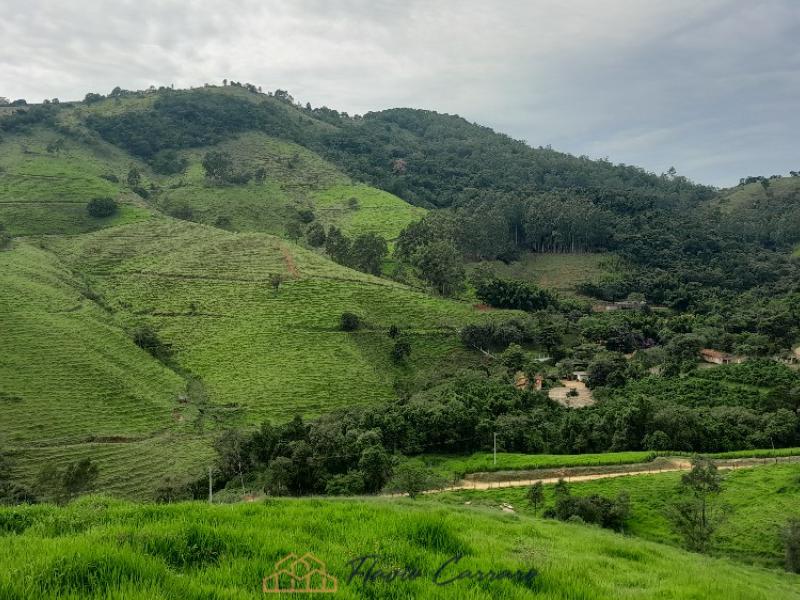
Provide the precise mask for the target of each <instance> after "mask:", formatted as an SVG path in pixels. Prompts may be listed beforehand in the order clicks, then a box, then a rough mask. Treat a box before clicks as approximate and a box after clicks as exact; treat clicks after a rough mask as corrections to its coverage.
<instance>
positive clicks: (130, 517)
mask: <svg viewBox="0 0 800 600" xmlns="http://www.w3.org/2000/svg"><path fill="white" fill-rule="evenodd" d="M0 531H4V532H6V535H3V536H0V560H1V561H2V563H3V564H4V565H6V566H7V567H8V568H6V569H4V570H3V571H2V573H0V595H2V596H4V597H9V598H11V597H13V598H20V599H26V598H37V599H40V598H77V597H80V598H107V597H123V596H124V597H125V598H132V599H136V598H152V597H163V598H182V599H183V598H198V599H199V598H209V597H213V598H220V599H238V598H252V597H254V595H256V594H259V595H260V594H261V585H262V583H261V582H262V579H263V578H264V577H267V576H268V575H269V574H270V573H271V572H272V571H273V569H274V566H273V565H274V564H275V563H276V562H277V561H279V560H280V559H281V558H283V557H284V556H286V555H287V554H289V553H290V552H295V553H297V554H300V555H302V554H304V553H305V552H312V553H313V554H314V555H315V556H316V557H318V558H319V559H320V560H322V561H324V562H325V563H327V572H328V573H329V574H331V575H333V576H334V577H337V578H338V580H339V592H338V596H339V597H344V598H364V597H368V598H387V597H393V598H401V597H402V598H408V597H416V598H420V597H425V598H443V599H444V598H459V599H463V598H468V599H478V598H486V597H492V598H504V599H512V598H513V599H516V598H520V599H521V598H551V599H564V600H566V599H568V598H569V599H574V598H593V599H606V598H608V599H611V598H613V599H615V600H616V599H618V598H630V599H634V598H641V599H645V598H648V599H649V598H665V599H668V598H676V599H677V598H681V599H684V598H704V599H712V598H720V599H722V598H724V599H726V600H727V599H730V598H739V599H745V598H747V599H759V598H763V599H765V600H766V599H768V598H769V599H770V600H771V599H774V598H782V599H790V598H797V597H800V592H799V591H798V590H800V585H798V583H800V580H798V576H796V575H790V574H782V573H779V572H770V571H768V570H765V569H759V568H755V567H750V566H746V565H742V564H737V563H733V562H731V561H729V560H725V559H715V558H707V557H703V556H699V555H696V554H689V553H685V552H683V551H680V550H678V549H675V548H672V547H670V546H667V545H662V544H658V543H653V542H648V541H643V540H638V539H635V538H630V537H625V536H621V535H618V534H614V533H610V532H607V531H603V530H600V529H595V528H589V527H585V526H581V525H572V524H564V523H558V522H554V521H545V520H540V519H536V518H532V517H530V516H527V515H519V514H506V513H502V512H500V511H498V510H496V509H495V510H492V509H482V508H476V507H474V506H473V507H469V508H467V507H463V506H462V507H455V506H447V507H445V506H441V505H438V504H435V503H432V502H428V501H425V502H419V503H414V502H411V501H407V500H406V501H397V500H380V499H377V500H344V501H337V500H315V499H310V500H269V501H266V502H261V503H258V504H250V505H242V504H240V505H233V506H213V507H212V506H208V505H203V504H199V503H189V504H177V505H171V506H158V507H156V506H149V505H139V506H137V505H131V504H125V503H121V502H117V501H111V500H107V499H104V498H99V497H89V498H85V499H83V500H81V501H79V502H77V503H74V504H72V505H71V506H69V507H67V508H62V509H58V508H54V507H50V506H43V507H28V508H15V509H0ZM368 554H376V555H379V556H380V567H381V568H383V569H384V570H386V571H388V570H390V569H414V570H415V571H417V572H418V573H419V575H418V577H416V578H413V579H407V578H406V579H403V578H396V579H394V580H390V581H386V580H383V579H379V580H376V581H370V582H367V581H364V580H363V579H362V578H359V577H356V578H354V579H353V580H352V581H349V580H348V578H349V573H350V572H351V570H352V567H349V566H348V564H347V563H348V561H351V560H353V559H354V558H356V557H359V556H364V555H368ZM456 554H461V555H463V558H461V559H460V561H459V562H458V564H457V565H455V566H450V567H446V568H445V570H444V571H443V572H442V576H441V577H440V581H443V580H446V579H447V578H448V577H445V576H444V575H445V574H449V578H452V577H455V576H456V575H457V574H458V573H460V572H463V571H466V570H469V571H470V572H471V573H473V574H474V573H476V572H477V571H488V570H492V571H495V572H497V571H500V570H521V571H522V572H528V571H529V570H530V569H535V570H536V571H537V575H536V576H535V577H534V578H533V579H532V582H531V583H530V584H526V583H525V582H524V581H519V582H515V581H508V580H503V579H500V580H491V579H484V580H480V579H478V578H477V577H476V578H472V579H466V578H462V579H461V580H459V581H455V582H453V583H452V584H447V585H436V584H435V583H434V577H435V574H436V571H437V570H438V569H440V567H441V565H442V564H443V563H445V562H446V561H447V560H448V559H451V558H452V557H453V556H454V555H456Z"/></svg>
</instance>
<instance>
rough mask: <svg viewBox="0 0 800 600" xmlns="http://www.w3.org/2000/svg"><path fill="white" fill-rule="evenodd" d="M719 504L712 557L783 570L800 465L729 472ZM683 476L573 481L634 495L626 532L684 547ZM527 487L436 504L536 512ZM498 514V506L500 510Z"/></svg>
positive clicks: (579, 486)
mask: <svg viewBox="0 0 800 600" xmlns="http://www.w3.org/2000/svg"><path fill="white" fill-rule="evenodd" d="M724 473H725V475H724V484H723V490H724V491H723V493H722V494H721V496H720V500H721V501H722V502H723V503H724V504H725V505H727V507H728V515H727V517H726V519H725V521H724V522H723V524H722V525H721V527H720V530H719V533H718V536H717V538H716V539H715V541H714V542H713V548H712V554H714V555H717V556H725V557H728V558H731V559H735V560H737V561H742V562H746V563H752V564H757V565H761V566H767V567H773V568H780V567H781V566H782V565H783V550H782V548H781V544H780V530H781V527H783V526H784V525H785V524H786V521H787V520H788V519H789V517H791V516H796V517H800V510H799V509H798V507H800V466H798V464H796V463H792V464H778V465H770V466H758V467H754V468H743V469H739V470H735V471H728V472H724ZM680 477H681V474H680V473H674V472H673V473H656V474H652V475H635V476H628V477H618V478H611V479H601V480H597V481H583V482H576V483H570V484H569V485H570V490H571V491H572V493H573V494H575V495H579V496H584V495H590V494H601V495H604V496H609V497H615V496H616V495H617V494H618V493H619V492H621V491H626V492H627V493H628V494H629V495H630V501H631V519H630V521H629V522H628V524H627V525H626V533H628V534H629V535H633V536H636V537H640V538H643V539H647V540H652V541H657V542H661V543H666V544H671V545H679V543H680V540H679V538H678V537H677V536H676V535H675V533H674V532H673V531H672V529H671V527H670V524H669V521H668V519H667V515H666V509H667V506H668V505H669V503H670V502H672V501H673V500H674V499H676V497H677V486H678V481H679V479H680ZM545 488H546V489H545V505H549V504H552V503H553V496H552V492H553V486H552V485H548V486H545ZM526 491H527V488H505V489H497V490H486V491H459V492H446V493H444V494H441V495H440V494H436V495H435V498H433V500H432V501H433V502H439V501H441V500H440V498H441V499H445V500H446V501H447V502H450V503H452V504H463V503H464V502H470V503H471V504H472V505H476V506H478V507H497V506H499V504H501V503H503V502H507V503H510V504H512V505H513V506H514V507H515V508H517V509H518V510H520V511H522V512H525V513H527V514H534V511H533V509H532V508H531V507H530V505H529V504H528V502H527V500H525V493H526ZM495 510H497V508H495Z"/></svg>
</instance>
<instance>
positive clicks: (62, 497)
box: [0, 453, 100, 504]
mask: <svg viewBox="0 0 800 600" xmlns="http://www.w3.org/2000/svg"><path fill="white" fill-rule="evenodd" d="M12 466H13V460H12V458H11V457H9V456H8V455H5V454H2V453H0V504H21V503H28V504H33V503H36V502H57V503H59V504H64V503H66V502H69V501H70V500H72V499H73V498H76V497H78V496H80V495H81V494H84V493H86V492H88V491H90V490H91V489H92V487H93V486H94V484H95V483H96V481H97V478H98V476H99V474H100V469H99V467H98V466H97V464H96V463H94V462H93V461H92V460H91V459H90V458H82V459H80V460H77V461H73V462H70V463H68V464H67V465H66V466H64V467H63V468H59V467H58V466H56V465H55V464H53V463H49V464H47V465H46V466H45V467H43V468H42V470H41V471H40V472H39V474H38V476H37V478H36V481H35V482H34V484H33V486H32V487H28V486H26V485H23V484H20V483H18V482H16V481H15V480H14V478H13V476H12V472H11V471H12Z"/></svg>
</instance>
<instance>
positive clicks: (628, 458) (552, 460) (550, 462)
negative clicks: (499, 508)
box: [425, 451, 656, 477]
mask: <svg viewBox="0 0 800 600" xmlns="http://www.w3.org/2000/svg"><path fill="white" fill-rule="evenodd" d="M655 456H656V454H655V453H654V452H645V451H642V452H607V453H604V454H514V453H506V452H498V453H497V464H494V457H493V455H492V453H491V452H476V453H474V454H472V455H470V456H466V457H462V456H437V455H426V456H425V462H426V464H428V465H429V466H430V467H432V468H434V469H436V470H437V471H440V472H442V473H448V474H453V475H455V476H459V477H461V476H464V475H466V474H468V473H484V472H494V471H514V470H529V469H553V468H558V467H589V466H606V465H625V464H632V463H642V462H649V461H651V460H653V459H654V458H655Z"/></svg>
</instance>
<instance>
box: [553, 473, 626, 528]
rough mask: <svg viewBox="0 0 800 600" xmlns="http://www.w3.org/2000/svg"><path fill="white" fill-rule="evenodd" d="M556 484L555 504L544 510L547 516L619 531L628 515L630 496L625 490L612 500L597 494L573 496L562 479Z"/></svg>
mask: <svg viewBox="0 0 800 600" xmlns="http://www.w3.org/2000/svg"><path fill="white" fill-rule="evenodd" d="M558 486H559V487H558V489H557V490H556V491H555V495H556V505H555V507H553V508H551V509H548V510H547V511H546V516H548V517H551V518H552V517H555V518H556V519H559V520H560V521H573V522H575V521H577V522H579V523H593V524H595V525H600V526H601V527H605V528H607V529H614V530H616V531H620V530H621V529H622V528H623V527H624V525H625V521H626V520H627V519H628V517H629V516H630V498H629V496H628V494H627V493H626V492H620V494H619V495H618V496H617V497H616V499H614V500H612V499H611V498H606V497H604V496H600V495H598V494H592V495H591V496H573V495H572V494H571V493H570V491H569V487H567V484H566V482H564V481H563V480H562V481H559V483H558Z"/></svg>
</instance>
